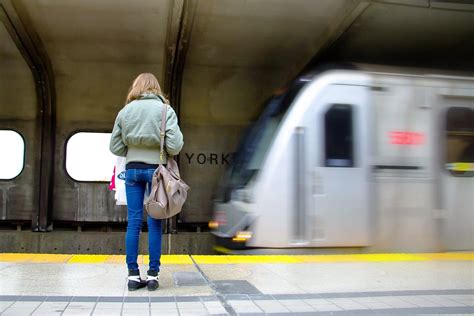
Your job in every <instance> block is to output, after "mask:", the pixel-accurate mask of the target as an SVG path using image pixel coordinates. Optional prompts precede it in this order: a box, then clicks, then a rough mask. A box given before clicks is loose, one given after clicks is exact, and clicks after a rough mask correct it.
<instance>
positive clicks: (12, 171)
mask: <svg viewBox="0 0 474 316" xmlns="http://www.w3.org/2000/svg"><path fill="white" fill-rule="evenodd" d="M0 148H2V154H1V155H0V180H12V179H13V178H16V177H17V176H18V175H19V174H20V173H21V172H22V171H23V167H24V165H25V141H24V140H23V137H22V136H21V135H20V134H19V133H17V132H15V131H12V130H0Z"/></svg>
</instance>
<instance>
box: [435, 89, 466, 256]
mask: <svg viewBox="0 0 474 316" xmlns="http://www.w3.org/2000/svg"><path fill="white" fill-rule="evenodd" d="M470 93H471V94H472V90H471V92H470ZM440 100H441V107H442V109H443V110H442V111H441V122H442V124H441V126H442V127H444V131H442V133H441V140H442V142H441V143H442V144H444V146H441V147H442V148H441V160H442V168H441V169H442V170H441V184H440V185H441V190H442V200H443V201H442V209H443V210H444V211H445V214H444V216H443V220H442V225H441V230H442V240H443V247H444V248H445V249H444V250H473V249H474V99H473V96H472V95H471V97H470V98H463V97H455V96H443V97H441V98H440Z"/></svg>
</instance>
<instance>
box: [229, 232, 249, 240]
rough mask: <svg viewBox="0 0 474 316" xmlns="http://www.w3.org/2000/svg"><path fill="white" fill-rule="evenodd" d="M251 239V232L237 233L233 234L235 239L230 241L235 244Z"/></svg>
mask: <svg viewBox="0 0 474 316" xmlns="http://www.w3.org/2000/svg"><path fill="white" fill-rule="evenodd" d="M250 238H252V232H249V231H239V232H237V234H235V237H234V238H232V241H235V242H245V241H247V240H249V239H250Z"/></svg>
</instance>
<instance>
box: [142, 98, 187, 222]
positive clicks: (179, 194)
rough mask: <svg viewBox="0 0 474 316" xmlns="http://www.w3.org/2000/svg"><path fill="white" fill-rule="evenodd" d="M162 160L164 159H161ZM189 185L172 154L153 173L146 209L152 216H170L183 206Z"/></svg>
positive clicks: (163, 123) (163, 128)
mask: <svg viewBox="0 0 474 316" xmlns="http://www.w3.org/2000/svg"><path fill="white" fill-rule="evenodd" d="M166 111H167V104H165V103H164V104H163V114H162V117H161V132H160V157H161V158H162V157H163V153H164V143H165V132H166ZM161 160H162V159H161ZM188 190H189V186H188V185H187V184H186V183H184V181H183V180H181V177H180V175H179V170H178V164H177V163H176V161H175V160H174V158H173V157H172V156H170V157H168V163H167V165H166V166H164V165H162V164H160V165H159V166H158V168H157V169H156V170H155V172H154V174H153V179H152V184H151V193H150V196H149V197H148V199H147V200H146V201H145V209H146V211H147V213H148V215H150V216H151V217H152V218H155V219H165V218H170V217H172V216H174V215H176V214H178V213H179V212H181V209H182V207H183V204H184V202H185V201H186V197H187V195H188Z"/></svg>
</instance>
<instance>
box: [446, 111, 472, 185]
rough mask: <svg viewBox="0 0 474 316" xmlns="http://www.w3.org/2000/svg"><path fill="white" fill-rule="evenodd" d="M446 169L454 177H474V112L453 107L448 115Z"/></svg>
mask: <svg viewBox="0 0 474 316" xmlns="http://www.w3.org/2000/svg"><path fill="white" fill-rule="evenodd" d="M446 169H447V170H448V171H449V172H450V173H451V175H453V176H457V177H472V176H474V110H472V109H470V108H465V107H451V108H449V109H448V111H447V113H446Z"/></svg>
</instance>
